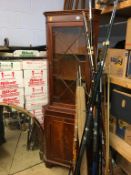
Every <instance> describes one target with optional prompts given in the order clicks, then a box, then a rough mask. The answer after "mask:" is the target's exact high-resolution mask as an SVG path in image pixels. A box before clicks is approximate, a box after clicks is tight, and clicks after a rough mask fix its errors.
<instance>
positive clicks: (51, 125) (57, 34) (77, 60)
mask: <svg viewBox="0 0 131 175" xmlns="http://www.w3.org/2000/svg"><path fill="white" fill-rule="evenodd" d="M85 13H86V16H87V21H88V14H89V12H88V10H85ZM44 15H45V17H46V32H47V57H48V83H49V104H48V105H47V106H46V107H43V110H44V160H45V162H46V164H47V165H51V164H52V165H53V164H58V165H63V166H69V165H71V164H72V159H73V136H74V119H75V93H76V92H75V91H76V79H77V71H78V67H79V66H80V67H81V71H82V72H81V74H82V79H83V81H84V82H85V85H86V89H87V93H88V92H89V89H90V85H91V68H90V60H89V58H88V53H87V46H86V37H85V26H84V22H83V16H82V10H71V11H70V10H68V11H57V12H46V13H44ZM99 16H100V11H99V10H95V9H93V26H95V27H94V28H93V29H94V30H93V43H94V52H96V48H97V38H98V24H99ZM95 61H96V60H94V63H95Z"/></svg>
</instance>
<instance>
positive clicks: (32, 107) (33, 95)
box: [23, 60, 48, 123]
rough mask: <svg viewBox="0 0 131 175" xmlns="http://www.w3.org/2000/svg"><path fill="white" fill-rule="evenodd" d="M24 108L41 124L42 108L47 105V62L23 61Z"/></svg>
mask: <svg viewBox="0 0 131 175" xmlns="http://www.w3.org/2000/svg"><path fill="white" fill-rule="evenodd" d="M23 72H24V88H25V108H26V109H27V110H29V111H30V112H31V113H32V114H33V115H34V116H35V117H36V118H37V119H38V120H39V122H40V123H43V114H42V106H43V105H46V104H47V103H48V92H47V86H48V85H47V61H46V60H38V61H32V60H26V61H23Z"/></svg>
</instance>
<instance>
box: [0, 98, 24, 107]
mask: <svg viewBox="0 0 131 175" xmlns="http://www.w3.org/2000/svg"><path fill="white" fill-rule="evenodd" d="M0 102H3V103H7V104H14V105H18V106H20V107H24V96H10V97H4V98H0Z"/></svg>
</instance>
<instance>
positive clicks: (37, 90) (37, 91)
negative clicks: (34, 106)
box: [25, 86, 48, 96]
mask: <svg viewBox="0 0 131 175" xmlns="http://www.w3.org/2000/svg"><path fill="white" fill-rule="evenodd" d="M25 95H26V96H27V95H31V96H34V95H35V96H36V95H45V96H47V95H48V87H47V86H34V87H28V86H25Z"/></svg>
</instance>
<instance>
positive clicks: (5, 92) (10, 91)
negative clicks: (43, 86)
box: [0, 88, 24, 98]
mask: <svg viewBox="0 0 131 175" xmlns="http://www.w3.org/2000/svg"><path fill="white" fill-rule="evenodd" d="M13 96H15V97H16V96H24V89H23V88H3V89H0V98H8V97H13Z"/></svg>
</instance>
